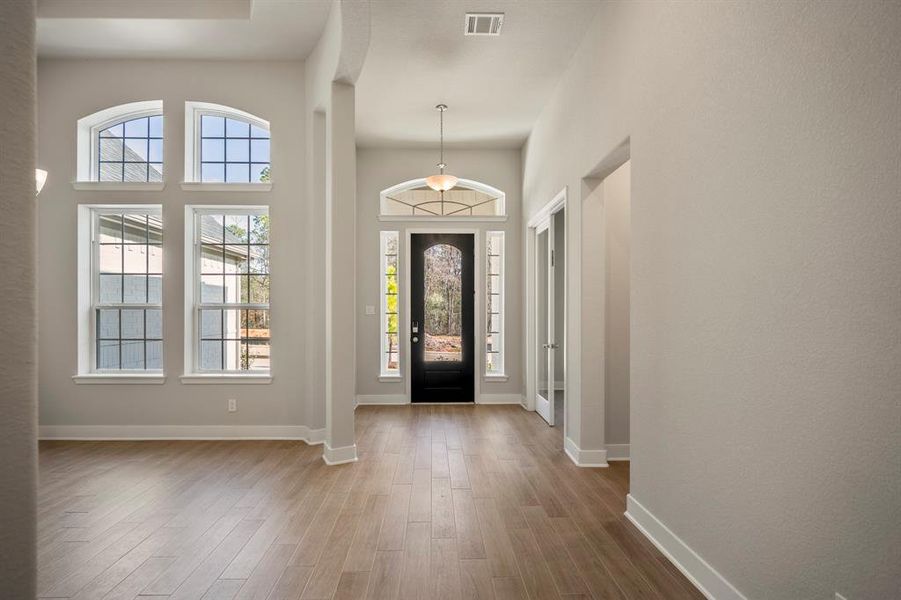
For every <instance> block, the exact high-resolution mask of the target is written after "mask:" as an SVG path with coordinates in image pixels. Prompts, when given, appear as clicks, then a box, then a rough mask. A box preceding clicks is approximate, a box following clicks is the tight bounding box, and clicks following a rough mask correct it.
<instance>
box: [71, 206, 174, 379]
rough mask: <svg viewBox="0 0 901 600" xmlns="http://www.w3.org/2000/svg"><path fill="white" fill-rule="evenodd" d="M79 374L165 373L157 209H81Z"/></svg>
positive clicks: (161, 273) (160, 219) (160, 233)
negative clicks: (163, 371)
mask: <svg viewBox="0 0 901 600" xmlns="http://www.w3.org/2000/svg"><path fill="white" fill-rule="evenodd" d="M79 235H80V236H81V237H82V239H81V240H80V242H79V265H80V269H79V290H80V293H79V311H78V315H79V332H80V335H79V338H80V347H81V350H80V352H79V373H80V374H87V373H117V372H162V370H163V292H162V277H163V247H162V243H163V222H162V218H161V210H160V207H159V206H146V205H142V206H84V205H83V206H80V207H79Z"/></svg>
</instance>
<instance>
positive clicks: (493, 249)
mask: <svg viewBox="0 0 901 600" xmlns="http://www.w3.org/2000/svg"><path fill="white" fill-rule="evenodd" d="M486 257H487V265H486V269H485V273H486V282H485V292H486V293H485V296H486V298H485V305H486V312H487V315H486V317H487V324H488V327H487V331H486V334H485V373H486V374H487V375H489V376H490V375H503V374H504V232H503V231H489V232H488V235H487V249H486Z"/></svg>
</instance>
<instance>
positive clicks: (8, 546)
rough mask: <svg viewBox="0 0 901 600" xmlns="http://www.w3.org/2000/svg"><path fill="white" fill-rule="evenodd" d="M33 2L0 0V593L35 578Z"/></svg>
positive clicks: (13, 594) (31, 586) (31, 588)
mask: <svg viewBox="0 0 901 600" xmlns="http://www.w3.org/2000/svg"><path fill="white" fill-rule="evenodd" d="M34 10H35V5H34V2H33V0H32V1H26V0H22V1H20V2H3V3H0V39H2V40H3V52H2V54H0V155H2V160H0V215H2V218H0V278H2V281H3V285H2V288H0V290H2V292H0V295H2V300H3V310H2V311H0V331H2V332H3V338H4V343H3V347H2V348H0V414H2V417H0V482H2V484H0V598H23V599H29V598H34V595H35V586H36V580H37V568H36V566H37V565H36V562H37V555H36V522H35V520H36V514H35V513H36V511H35V508H36V498H35V494H36V487H37V462H38V461H37V444H36V438H37V414H36V413H37V362H36V356H37V348H36V344H35V339H36V335H37V299H36V293H35V292H36V289H35V283H36V279H37V276H36V271H35V270H36V266H37V260H36V252H35V250H36V244H35V236H36V233H37V223H36V214H35V213H36V211H35V202H36V200H35V197H34V192H35V185H34V168H35V162H34V159H35V142H34V134H35V131H34V124H35V114H34V113H35V106H34V101H35V73H34V62H35V61H34V56H35V54H34V53H35V45H34Z"/></svg>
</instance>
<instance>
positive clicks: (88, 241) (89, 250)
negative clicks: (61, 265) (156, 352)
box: [72, 204, 166, 384]
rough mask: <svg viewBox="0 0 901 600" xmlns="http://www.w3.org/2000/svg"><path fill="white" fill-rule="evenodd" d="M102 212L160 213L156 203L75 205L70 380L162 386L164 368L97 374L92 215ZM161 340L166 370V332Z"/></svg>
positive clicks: (96, 287) (96, 280) (96, 275)
mask: <svg viewBox="0 0 901 600" xmlns="http://www.w3.org/2000/svg"><path fill="white" fill-rule="evenodd" d="M104 211H107V212H115V213H124V212H134V213H143V214H156V215H161V214H162V207H161V206H160V205H159V204H80V205H79V206H78V217H77V218H78V231H77V235H78V249H77V273H76V277H77V313H76V318H77V325H76V326H77V330H78V332H77V345H78V361H77V372H76V374H75V375H74V376H73V377H72V379H73V381H75V383H98V384H103V383H119V384H126V383H163V382H165V380H166V378H165V374H164V369H147V370H144V369H110V370H103V371H98V370H97V368H96V361H97V354H96V339H95V337H94V335H95V332H96V330H97V328H96V316H95V311H94V298H95V297H96V294H98V293H99V277H100V276H99V272H95V271H94V264H96V261H97V252H98V249H97V245H96V244H94V222H95V215H97V214H100V213H102V212H104ZM164 242H165V238H164ZM128 306H134V307H135V308H159V309H160V310H162V309H163V305H162V303H160V304H158V305H157V304H135V305H128ZM163 335H164V338H163V339H164V341H163V365H164V367H165V357H166V353H165V333H164V334H163Z"/></svg>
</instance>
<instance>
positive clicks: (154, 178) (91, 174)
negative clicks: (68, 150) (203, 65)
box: [77, 100, 163, 185]
mask: <svg viewBox="0 0 901 600" xmlns="http://www.w3.org/2000/svg"><path fill="white" fill-rule="evenodd" d="M77 171H78V175H77V181H79V182H101V183H128V184H142V183H151V184H160V185H162V181H163V103H162V101H161V100H145V101H140V102H131V103H129V104H121V105H119V106H113V107H110V108H106V109H104V110H101V111H98V112H96V113H94V114H91V115H88V116H86V117H83V118H81V119H79V120H78V157H77Z"/></svg>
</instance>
